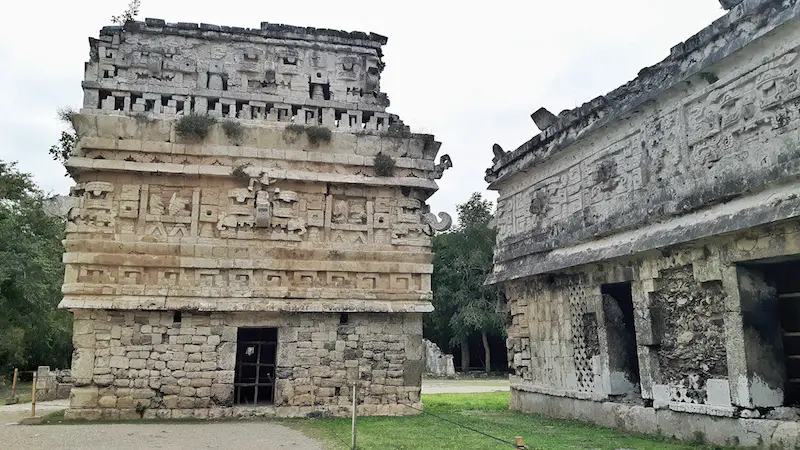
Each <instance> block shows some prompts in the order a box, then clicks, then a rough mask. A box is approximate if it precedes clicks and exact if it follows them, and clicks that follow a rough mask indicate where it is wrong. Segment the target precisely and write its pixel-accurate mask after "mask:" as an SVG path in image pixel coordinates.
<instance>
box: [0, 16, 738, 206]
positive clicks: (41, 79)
mask: <svg viewBox="0 0 800 450" xmlns="http://www.w3.org/2000/svg"><path fill="white" fill-rule="evenodd" d="M128 1H129V0H72V1H48V0H40V1H22V2H14V11H13V14H6V15H5V18H6V20H4V23H3V26H2V27H0V67H2V69H1V70H0V94H1V95H2V102H0V159H2V160H4V161H18V162H19V167H20V169H21V170H23V171H26V172H30V173H33V174H34V177H35V180H36V181H37V182H38V183H39V185H40V186H42V188H44V189H45V190H48V191H51V192H53V193H66V192H68V190H69V186H70V184H71V179H70V178H67V177H65V176H64V173H65V172H64V170H63V168H62V167H61V166H60V165H59V164H57V163H55V162H53V161H52V160H51V159H50V156H49V155H48V153H47V149H48V148H49V147H50V146H51V145H52V144H54V143H55V142H56V140H57V139H58V136H59V133H60V132H61V128H62V125H61V124H60V123H59V122H58V120H57V119H56V110H57V108H58V107H60V106H74V107H77V106H79V105H80V104H81V103H82V91H81V88H80V83H81V79H82V77H83V64H84V62H85V61H86V60H87V58H88V56H89V45H88V40H87V38H88V37H89V36H97V34H98V31H99V29H100V28H101V27H102V26H104V25H109V24H110V17H111V16H112V15H115V14H120V13H121V12H122V11H123V10H125V8H126V6H127V4H128ZM142 3H143V4H142V8H141V13H140V15H139V19H140V20H141V19H144V18H145V17H154V18H160V19H165V20H166V21H168V22H205V23H212V24H216V25H230V26H241V27H248V28H258V27H259V24H260V22H261V21H266V22H273V23H285V24H290V25H299V26H313V27H319V28H334V29H343V30H348V31H352V30H358V31H366V32H369V31H373V32H376V33H379V34H383V35H385V36H388V37H389V43H388V44H387V45H386V46H385V47H384V54H385V57H384V62H385V63H386V69H385V70H384V72H383V77H382V82H381V88H382V91H384V92H386V93H388V94H389V98H390V99H391V102H392V106H391V107H390V108H389V111H390V112H393V113H396V114H399V115H400V117H401V118H402V119H403V120H404V121H405V122H406V124H408V125H411V126H412V130H413V131H418V132H426V133H432V134H435V135H436V137H437V139H438V140H439V141H441V142H442V143H443V144H442V149H441V151H440V154H443V153H447V154H449V155H450V156H451V157H452V159H453V164H454V167H453V168H452V169H450V170H449V171H447V172H446V173H445V176H444V178H443V179H442V180H440V182H439V186H440V188H441V189H440V190H439V192H438V193H436V194H435V195H434V196H433V197H432V198H431V200H430V203H431V208H432V209H433V210H435V211H441V210H444V211H448V212H450V213H451V214H454V213H455V205H456V204H458V203H462V202H463V201H465V200H466V199H467V198H468V197H469V195H470V193H471V192H475V191H481V192H484V191H485V187H486V183H484V181H483V176H484V171H485V170H486V168H487V167H489V165H490V164H491V160H492V151H491V147H492V144H494V143H495V142H496V143H499V144H500V145H501V146H503V148H504V149H506V150H513V149H515V148H516V147H518V146H519V145H521V144H522V143H523V142H525V141H526V140H528V139H530V138H531V137H532V136H533V135H535V134H537V133H538V130H537V129H536V127H535V125H534V124H533V121H532V120H531V119H530V114H531V113H532V112H533V111H535V110H536V109H538V108H539V107H542V106H544V107H546V108H548V109H549V110H550V111H552V112H554V113H556V114H558V113H559V112H560V111H561V110H563V109H568V108H573V107H575V106H578V105H580V104H581V103H583V102H586V101H589V100H591V99H593V98H594V97H596V96H598V95H602V94H605V93H606V92H608V91H610V90H612V89H614V88H616V87H617V86H619V85H622V84H624V83H625V82H627V81H628V80H630V79H632V78H634V77H635V76H636V74H637V73H638V72H639V70H640V69H641V68H643V67H645V66H648V65H652V64H655V63H656V62H658V61H660V60H662V59H664V58H665V57H666V56H667V55H669V50H670V48H671V47H672V46H673V45H675V44H677V43H678V42H680V41H683V40H685V39H686V38H688V37H690V36H691V35H693V34H695V33H696V32H698V31H700V30H701V29H702V28H704V27H705V26H707V25H708V24H710V23H711V22H712V21H713V20H715V19H716V18H718V17H719V16H721V15H722V14H723V13H724V12H725V11H723V10H722V8H721V7H720V5H719V2H718V0H602V1H600V0H560V1H555V0H527V1H523V0H516V1H510V0H493V1H481V2H472V3H469V2H462V1H458V2H457V1H451V0H448V1H442V0H439V1H435V0H404V1H394V2H393V1H382V2H381V1H378V2H348V1H331V0H322V1H316V0H315V1H300V0H295V1H281V2H276V1H270V0H261V1H249V0H238V1H237V0H228V1H224V2H220V1H216V2H210V1H204V0H159V1H156V0H143V2H142ZM7 12H10V11H7ZM488 195H489V197H490V198H491V199H494V198H495V195H494V193H489V194H488ZM454 218H455V217H454Z"/></svg>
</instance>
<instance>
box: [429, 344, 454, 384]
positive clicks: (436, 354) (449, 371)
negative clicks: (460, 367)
mask: <svg viewBox="0 0 800 450" xmlns="http://www.w3.org/2000/svg"><path fill="white" fill-rule="evenodd" d="M422 342H423V343H424V344H425V373H427V374H430V375H436V376H451V375H455V374H456V366H455V365H454V364H453V355H448V354H445V353H444V352H443V351H442V349H440V348H439V346H438V345H436V344H434V343H433V342H431V341H429V340H427V339H423V340H422Z"/></svg>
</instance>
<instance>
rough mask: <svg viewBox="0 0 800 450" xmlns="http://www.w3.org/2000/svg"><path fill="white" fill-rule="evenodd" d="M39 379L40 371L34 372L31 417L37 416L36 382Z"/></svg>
mask: <svg viewBox="0 0 800 450" xmlns="http://www.w3.org/2000/svg"><path fill="white" fill-rule="evenodd" d="M38 380H39V372H33V383H32V384H31V418H34V417H36V382H37V381H38Z"/></svg>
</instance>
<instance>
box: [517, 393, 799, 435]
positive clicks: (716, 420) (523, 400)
mask: <svg viewBox="0 0 800 450" xmlns="http://www.w3.org/2000/svg"><path fill="white" fill-rule="evenodd" d="M511 409H513V410H516V411H526V412H529V413H533V414H537V415H543V416H547V417H554V418H559V419H568V420H580V421H584V422H588V423H591V424H595V425H598V426H601V427H606V428H617V429H620V430H624V431H627V432H629V433H637V434H647V435H659V436H662V437H667V438H671V439H678V440H682V441H687V442H692V443H695V444H702V443H705V444H717V445H734V446H737V445H741V446H743V447H747V448H783V449H791V448H797V447H798V446H800V422H798V421H796V419H795V420H794V421H788V420H765V419H748V418H744V417H742V418H739V417H712V416H704V415H698V414H688V413H685V412H678V411H672V410H669V409H656V408H652V407H647V406H642V405H626V404H620V403H616V402H598V401H589V400H580V399H575V398H566V397H553V396H551V395H544V394H540V393H537V392H529V391H526V390H520V389H512V391H511Z"/></svg>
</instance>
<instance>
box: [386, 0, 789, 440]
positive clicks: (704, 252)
mask: <svg viewBox="0 0 800 450" xmlns="http://www.w3.org/2000/svg"><path fill="white" fill-rule="evenodd" d="M721 3H722V5H723V6H724V7H725V8H726V9H730V12H729V13H728V14H727V15H725V16H724V17H722V18H721V19H719V20H718V21H716V22H714V23H713V24H712V25H710V26H709V27H708V28H706V29H704V30H702V31H701V32H700V33H698V34H697V35H696V36H694V37H692V38H691V39H689V40H688V41H686V42H684V43H682V44H679V45H677V46H675V47H674V48H673V49H672V52H671V55H670V56H669V57H668V58H667V59H666V60H664V61H662V62H661V63H659V64H657V65H655V66H653V67H649V68H646V69H644V70H642V72H640V74H639V76H638V77H637V78H636V79H635V80H633V81H631V82H629V83H627V84H626V85H624V86H622V87H620V88H618V89H616V90H614V91H613V92H611V93H609V94H608V95H606V96H605V97H598V98H597V99H595V100H593V101H591V102H590V103H587V104H585V105H583V106H582V107H580V108H577V109H575V110H573V111H565V112H562V113H561V114H560V115H559V116H558V117H555V118H554V117H551V116H550V115H548V114H546V113H544V112H542V111H539V112H538V113H537V114H536V116H537V117H535V119H538V121H537V124H539V126H540V128H542V133H540V134H539V135H538V136H536V137H534V138H533V139H532V140H530V141H528V142H527V143H525V144H523V145H522V146H521V147H519V148H518V149H517V150H515V151H513V152H504V151H503V150H502V149H501V148H497V147H495V148H494V149H493V153H494V161H493V163H494V164H493V166H492V168H490V169H489V170H488V171H487V181H488V182H490V183H491V184H490V188H491V189H496V190H498V191H499V194H500V195H499V199H498V206H497V212H496V215H495V218H494V219H495V222H496V225H497V232H498V234H497V247H496V250H495V258H494V272H493V274H492V275H491V276H490V278H489V280H488V281H487V282H488V283H490V284H492V283H502V285H503V288H504V289H505V292H506V296H507V298H508V307H509V312H510V315H511V324H510V326H509V329H508V338H507V341H506V344H507V349H508V359H509V361H510V366H511V368H512V370H513V375H512V377H511V379H512V385H513V389H514V393H513V394H512V407H513V408H515V409H521V410H525V411H531V412H537V413H543V414H547V415H550V416H555V417H563V418H576V419H579V420H586V421H591V422H594V423H597V424H599V425H602V426H609V427H620V428H625V429H628V430H630V431H636V432H639V433H654V432H660V433H662V434H666V435H667V436H670V437H674V438H676V439H682V440H697V439H698V436H705V438H706V439H707V440H708V441H709V442H713V443H718V444H741V445H767V446H770V445H775V446H786V445H788V446H793V445H796V442H795V439H796V436H797V435H798V429H797V428H796V427H795V426H794V424H793V425H783V424H781V423H780V422H778V421H774V420H770V418H778V417H793V411H791V410H787V409H785V408H786V407H787V406H790V405H796V404H797V403H798V402H800V396H799V395H798V394H797V392H800V391H798V389H797V386H798V384H797V382H796V381H795V380H797V379H798V377H800V368H799V367H800V366H797V365H796V364H794V363H793V362H792V361H796V358H797V357H799V356H800V355H798V354H797V353H798V350H797V349H796V345H795V343H794V338H795V333H797V332H798V331H800V324H798V323H797V322H796V321H795V320H794V319H793V318H794V317H796V316H797V315H798V314H800V308H798V307H797V306H796V301H795V299H796V298H797V296H798V294H800V293H799V292H798V290H800V287H798V285H797V283H796V279H797V276H796V273H797V272H798V270H800V265H799V264H798V263H797V262H796V261H797V258H798V256H800V234H799V233H800V185H798V183H797V182H796V181H797V178H798V176H800V152H798V151H797V149H798V148H800V134H798V132H797V130H798V129H800V114H798V113H797V111H798V108H800V90H798V89H797V83H799V82H800V53H799V52H798V51H797V49H798V47H799V46H800V27H798V23H800V3H796V2H779V1H771V0H752V1H745V2H740V1H722V2H721ZM387 384H388V383H387ZM632 405H638V406H632ZM787 412H788V413H789V414H787Z"/></svg>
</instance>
